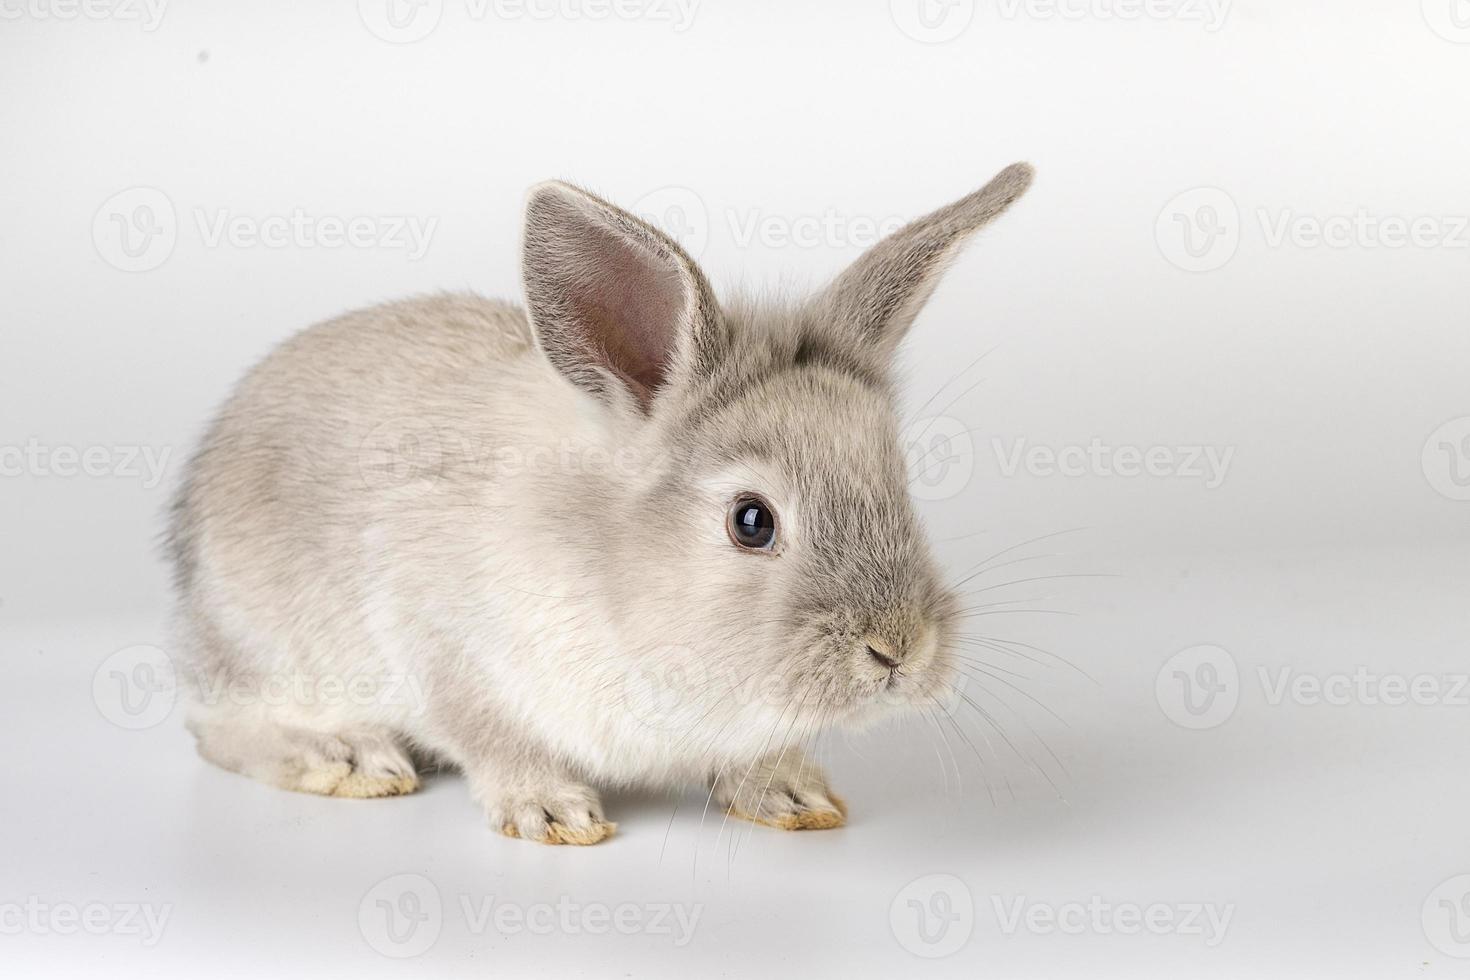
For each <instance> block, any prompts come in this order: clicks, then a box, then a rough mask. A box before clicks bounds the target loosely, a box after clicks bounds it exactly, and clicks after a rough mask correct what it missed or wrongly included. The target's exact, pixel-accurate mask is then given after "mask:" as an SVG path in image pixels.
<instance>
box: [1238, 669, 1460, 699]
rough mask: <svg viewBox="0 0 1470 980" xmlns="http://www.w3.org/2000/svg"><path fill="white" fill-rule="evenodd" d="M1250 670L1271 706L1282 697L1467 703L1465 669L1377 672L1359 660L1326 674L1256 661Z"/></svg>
mask: <svg viewBox="0 0 1470 980" xmlns="http://www.w3.org/2000/svg"><path fill="white" fill-rule="evenodd" d="M1256 675H1257V677H1258V678H1259V680H1260V683H1261V690H1262V691H1263V692H1264V693H1265V695H1266V703H1267V704H1268V705H1271V706H1272V707H1277V706H1279V705H1283V704H1287V703H1290V704H1295V705H1301V706H1304V707H1311V706H1313V705H1329V706H1332V707H1346V706H1350V705H1362V706H1364V707H1389V708H1396V707H1402V706H1416V707H1421V708H1429V707H1436V706H1447V707H1456V708H1466V707H1470V674H1456V673H1449V674H1431V673H1422V674H1395V673H1378V672H1377V671H1373V670H1369V669H1368V668H1367V667H1366V666H1363V665H1361V664H1359V665H1358V666H1356V667H1354V668H1353V669H1352V670H1351V671H1334V672H1331V673H1326V674H1312V673H1302V672H1298V671H1296V670H1294V669H1293V668H1291V667H1279V668H1277V669H1276V670H1271V669H1270V668H1267V667H1257V668H1256Z"/></svg>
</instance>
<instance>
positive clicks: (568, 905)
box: [357, 874, 704, 959]
mask: <svg viewBox="0 0 1470 980" xmlns="http://www.w3.org/2000/svg"><path fill="white" fill-rule="evenodd" d="M703 912H704V906H703V905H702V904H699V903H679V902H645V903H641V904H639V903H634V902H623V903H620V904H616V905H609V904H607V903H603V902H581V901H578V900H576V899H573V898H572V897H570V896H568V895H562V896H559V897H558V898H557V900H556V901H555V902H530V903H527V902H516V901H509V900H506V899H502V898H497V897H496V896H495V895H470V894H460V895H457V896H454V900H453V901H452V902H451V903H449V904H448V906H447V907H446V903H445V902H444V899H443V896H442V895H441V894H440V892H439V888H438V886H436V885H435V884H434V882H433V881H431V880H430V879H428V878H426V877H424V876H423V875H419V874H401V875H394V876H393V877H391V878H385V879H383V880H382V881H380V882H378V883H377V884H375V885H373V887H372V888H370V889H368V891H367V893H366V894H364V895H363V897H362V901H361V902H360V903H358V908H357V925H358V929H359V931H360V932H361V933H362V938H363V939H364V940H365V941H366V942H367V944H368V946H369V947H371V948H372V949H373V950H375V951H376V952H378V953H381V954H382V955H383V956H388V957H392V958H394V959H407V958H409V957H414V956H421V955H423V954H424V953H426V952H428V951H429V950H430V949H432V948H433V946H434V944H435V943H436V942H438V941H439V936H440V935H441V934H442V933H443V931H444V928H445V926H446V920H447V919H449V918H451V917H454V918H455V919H456V920H457V924H459V925H460V926H461V927H462V928H463V929H464V930H465V931H467V932H468V933H469V934H470V935H474V936H479V935H483V934H485V933H486V932H487V931H489V930H491V929H494V930H495V932H497V933H499V934H500V935H519V934H522V933H529V934H530V935H534V936H551V935H560V936H578V935H588V936H606V935H614V934H615V935H620V936H655V937H660V938H663V939H666V940H667V941H668V942H670V943H671V944H672V945H673V946H675V947H679V948H682V947H684V946H687V945H688V944H689V942H690V941H691V940H692V939H693V938H694V931H695V929H696V928H698V925H699V919H700V916H701V915H702V914H703Z"/></svg>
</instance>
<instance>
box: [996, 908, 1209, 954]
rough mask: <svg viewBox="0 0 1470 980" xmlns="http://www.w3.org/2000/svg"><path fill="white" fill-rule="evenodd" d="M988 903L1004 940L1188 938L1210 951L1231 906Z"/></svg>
mask: <svg viewBox="0 0 1470 980" xmlns="http://www.w3.org/2000/svg"><path fill="white" fill-rule="evenodd" d="M990 903H991V905H992V907H993V908H994V910H995V918H996V921H997V923H999V925H1000V931H1001V933H1002V934H1004V935H1007V936H1013V935H1015V934H1016V933H1018V932H1023V931H1024V932H1028V933H1031V934H1032V935H1037V936H1050V935H1056V934H1058V933H1060V934H1061V935H1065V936H1084V935H1092V936H1114V935H1116V936H1137V935H1141V934H1143V933H1148V934H1149V935H1153V936H1188V937H1195V938H1198V939H1200V940H1202V941H1203V942H1204V944H1205V946H1207V947H1209V948H1211V949H1213V948H1214V947H1216V946H1218V945H1220V943H1222V942H1224V941H1225V934H1226V933H1227V932H1228V931H1229V929H1230V920H1231V919H1232V918H1234V916H1235V904H1234V903H1233V902H1231V903H1226V904H1223V905H1222V904H1218V903H1214V902H1177V903H1175V902H1147V903H1142V902H1110V901H1107V900H1106V899H1104V898H1103V897H1102V896H1100V895H1093V896H1091V897H1090V898H1088V899H1087V900H1086V901H1085V902H1083V901H1076V902H1061V903H1051V902H1035V901H1031V900H1029V899H1028V898H1027V897H1026V896H1025V895H1017V896H1014V897H1010V898H1002V897H1001V896H999V895H992V896H991V897H990Z"/></svg>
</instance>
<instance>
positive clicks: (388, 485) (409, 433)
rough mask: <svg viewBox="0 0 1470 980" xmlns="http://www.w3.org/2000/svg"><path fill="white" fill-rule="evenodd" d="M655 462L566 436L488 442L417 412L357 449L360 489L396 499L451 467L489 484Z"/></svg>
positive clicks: (623, 471)
mask: <svg viewBox="0 0 1470 980" xmlns="http://www.w3.org/2000/svg"><path fill="white" fill-rule="evenodd" d="M319 462H320V464H321V465H323V466H326V465H327V464H328V463H329V461H319ZM653 465H656V463H654V462H653V461H652V460H650V459H649V458H648V457H647V456H646V454H642V453H639V452H637V451H635V450H634V449H633V448H632V447H628V446H603V445H593V444H586V443H578V442H572V441H571V440H565V439H564V440H560V441H558V442H556V443H552V444H526V445H507V444H504V443H500V442H493V443H492V442H491V441H488V440H487V439H486V438H485V436H484V434H483V433H475V432H470V431H465V430H461V429H458V428H455V427H453V426H449V425H445V424H442V422H441V421H440V420H438V419H429V418H423V417H419V416H402V417H399V418H392V419H388V420H387V421H385V422H381V423H379V424H377V425H375V426H373V428H372V429H371V430H370V431H369V432H368V433H367V434H366V435H365V436H364V437H363V438H362V440H361V442H360V443H359V445H358V448H357V453H356V468H357V473H358V476H359V477H360V479H361V483H362V486H363V488H364V489H368V490H378V491H383V492H386V493H389V494H392V495H393V496H397V497H400V498H402V497H410V496H417V495H421V494H426V493H430V492H433V491H434V490H436V489H437V488H439V487H440V486H441V481H443V478H444V477H445V475H446V474H448V473H451V472H453V473H456V474H459V475H461V476H473V477H474V478H475V479H476V480H478V481H479V482H480V483H481V484H482V485H484V484H491V485H493V484H494V483H496V482H498V481H500V480H502V479H509V478H515V477H519V476H526V475H537V474H539V475H543V476H553V475H560V476H570V475H573V474H618V475H623V476H634V475H637V474H639V473H642V472H646V470H647V468H648V467H650V466H653Z"/></svg>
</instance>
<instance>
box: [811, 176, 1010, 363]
mask: <svg viewBox="0 0 1470 980" xmlns="http://www.w3.org/2000/svg"><path fill="white" fill-rule="evenodd" d="M1031 177H1032V169H1031V165H1030V164H1026V163H1014V164H1011V165H1010V166H1009V167H1007V168H1005V169H1004V170H1002V171H1001V172H1000V173H999V174H997V175H996V176H995V177H994V178H993V179H992V180H991V181H990V183H988V184H986V185H985V186H984V187H982V188H980V189H979V190H978V191H975V192H974V193H973V194H970V195H969V196H968V197H962V198H960V199H959V200H958V201H955V202H954V203H953V204H949V205H946V206H945V207H942V208H940V209H939V210H938V211H935V212H934V213H932V214H928V215H925V216H924V217H922V218H919V219H917V220H915V221H911V222H910V223H908V224H907V225H904V226H903V227H902V228H900V229H899V230H898V231H896V232H894V233H893V234H892V235H889V236H888V237H887V238H885V239H883V240H882V241H881V242H879V243H878V244H876V245H874V246H873V247H872V248H870V249H869V250H868V251H867V252H865V253H864V254H863V255H862V257H861V258H859V259H858V260H857V261H856V262H854V263H853V264H852V265H851V266H849V267H848V268H847V270H846V271H845V272H843V273H842V274H841V275H840V276H838V277H837V279H836V280H834V281H833V283H832V284H831V285H830V286H828V287H827V289H826V291H824V292H823V293H822V294H821V296H820V297H819V302H820V304H821V306H820V311H821V314H822V316H823V318H824V319H827V320H828V321H829V322H830V323H832V324H833V325H834V326H835V327H836V329H838V330H842V331H844V332H847V333H848V334H849V335H851V334H853V333H855V334H856V337H855V339H856V340H857V342H858V343H859V344H860V345H863V346H866V347H868V349H870V350H871V349H873V348H874V347H876V349H877V351H878V353H879V354H880V355H881V356H883V357H885V358H886V357H888V356H890V355H891V354H892V353H893V350H894V348H896V347H897V346H898V342H899V341H900V340H902V339H903V336H904V334H905V333H907V332H908V329H909V327H911V326H912V325H913V322H914V318H915V317H917V316H918V315H919V310H921V309H922V308H923V306H924V303H925V302H926V301H927V300H928V299H929V297H930V295H931V294H932V293H933V292H934V287H935V286H936V285H938V283H939V279H940V277H941V276H942V275H943V273H944V270H945V268H946V266H948V264H949V262H950V260H951V259H953V258H954V256H955V255H956V254H958V253H959V250H960V248H961V246H963V245H964V243H965V242H966V241H967V240H968V239H969V238H970V236H971V235H973V234H974V233H975V232H977V231H979V230H980V229H981V228H984V227H985V226H986V225H988V224H990V222H991V221H994V220H995V219H996V218H997V217H999V216H1000V214H1001V213H1002V212H1004V211H1005V210H1006V208H1008V207H1010V206H1011V204H1013V203H1014V202H1015V201H1016V199H1017V198H1019V197H1020V196H1021V195H1022V194H1024V193H1025V192H1026V188H1027V187H1029V186H1030V185H1031Z"/></svg>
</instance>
